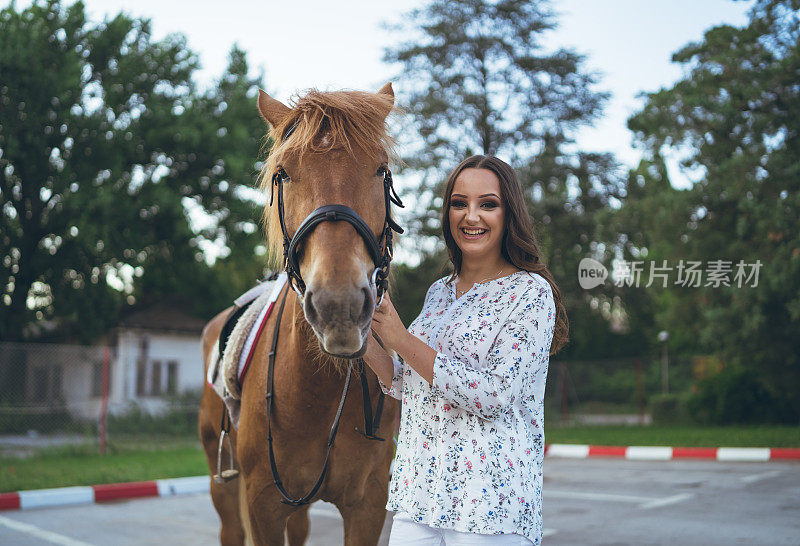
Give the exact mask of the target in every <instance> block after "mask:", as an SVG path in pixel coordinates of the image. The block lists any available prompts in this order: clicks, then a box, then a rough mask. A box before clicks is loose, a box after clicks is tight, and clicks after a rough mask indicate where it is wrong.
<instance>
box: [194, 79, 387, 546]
mask: <svg viewBox="0 0 800 546" xmlns="http://www.w3.org/2000/svg"><path fill="white" fill-rule="evenodd" d="M393 105H394V93H393V92H392V88H391V85H390V84H387V85H385V86H384V87H383V88H382V89H381V90H380V91H379V92H378V93H377V94H374V93H363V92H356V91H339V92H328V93H322V92H317V91H310V92H309V93H307V94H306V95H305V96H303V97H300V98H299V99H297V100H296V101H295V103H293V104H292V107H291V108H290V107H287V106H285V105H284V104H282V103H281V102H279V101H277V100H275V99H273V98H271V97H269V96H268V95H267V94H266V93H264V92H263V91H261V92H260V95H259V99H258V108H259V111H260V113H261V116H262V117H263V118H264V119H265V120H266V121H267V122H268V123H269V124H270V126H271V131H270V137H271V139H272V141H273V142H274V146H273V148H272V150H271V153H270V155H269V158H268V160H267V162H266V165H265V167H264V169H263V170H262V176H261V181H262V188H264V189H268V187H269V185H270V184H271V183H272V179H273V176H274V175H275V174H276V173H281V174H282V175H285V177H286V178H284V179H283V180H284V181H285V182H284V184H283V185H284V187H283V188H282V189H283V195H282V201H283V206H284V210H285V225H286V230H287V232H288V233H290V234H291V233H294V232H295V231H296V230H297V228H298V226H299V225H300V223H301V222H302V221H303V219H304V218H306V216H307V215H308V214H309V213H311V212H312V211H314V210H315V209H317V208H318V207H320V206H323V205H329V204H338V205H344V206H346V207H350V208H351V209H352V210H353V211H355V212H356V213H357V214H358V216H360V217H361V218H362V219H363V220H364V222H365V223H366V225H367V226H368V228H369V229H370V230H371V231H372V233H373V234H376V235H375V237H376V239H378V240H382V239H380V234H381V229H382V226H384V225H385V224H384V222H385V220H386V210H388V209H387V207H386V206H385V203H384V198H385V195H384V188H383V184H382V183H381V182H382V180H383V174H382V173H383V172H385V169H387V162H388V161H389V160H391V159H393V157H394V153H393V141H392V139H391V138H390V137H389V136H388V133H387V129H386V118H387V116H388V115H389V114H390V113H391V111H392V109H393ZM277 201H278V200H277V199H275V200H273V202H272V203H271V204H270V205H269V206H268V207H267V209H266V211H265V217H266V224H267V233H268V239H269V243H270V248H271V250H272V252H271V254H272V255H273V256H279V255H280V254H281V253H282V252H283V248H282V246H283V245H282V232H281V228H280V223H279V218H278V213H277V205H278V203H277ZM329 219H330V218H329ZM383 244H384V245H385V241H384V242H383ZM297 257H298V258H297V262H298V265H299V273H300V274H301V276H302V280H303V282H304V284H305V287H304V288H305V291H304V295H303V296H302V298H301V297H295V295H294V294H292V293H290V294H288V297H287V299H286V307H285V310H284V313H283V317H282V320H281V322H280V326H279V338H278V346H277V358H276V360H275V368H274V396H273V403H272V410H271V429H272V436H273V439H274V454H275V463H276V465H277V467H278V469H279V472H280V479H281V481H282V482H283V486H284V487H285V489H286V490H287V491H288V492H289V493H290V494H292V495H293V496H295V497H299V496H301V495H305V494H306V493H307V492H308V491H309V490H311V489H312V487H313V486H314V484H315V482H316V481H317V478H318V476H319V474H320V471H321V470H322V467H323V463H324V460H325V451H326V443H327V441H328V434H329V428H330V426H331V423H332V421H333V419H334V416H335V414H336V411H337V406H338V402H339V399H340V395H341V391H342V388H343V385H344V377H345V371H346V369H347V366H348V365H349V363H350V361H349V360H348V359H352V358H354V357H357V356H360V355H361V354H363V352H364V350H365V348H366V340H367V335H368V334H369V331H370V328H369V326H370V323H371V320H372V314H373V312H374V309H375V304H376V301H375V300H376V290H375V288H374V286H373V285H372V284H371V276H372V275H373V272H374V269H375V265H374V259H373V257H371V255H370V252H369V249H368V248H367V244H366V243H365V240H364V238H363V235H360V234H359V233H357V231H356V229H353V226H352V225H350V224H349V223H348V222H344V221H325V222H322V223H320V224H319V225H317V226H316V227H315V228H314V229H313V231H311V232H310V233H309V234H308V235H307V236H306V237H304V239H303V241H302V243H301V244H300V246H299V248H298V252H297ZM286 290H289V287H286V288H284V291H286ZM276 307H277V306H276ZM226 316H227V311H223V312H222V313H220V314H219V315H217V316H216V317H215V318H214V319H212V320H211V322H210V323H209V324H208V325H207V326H206V328H205V330H204V332H203V357H204V360H205V366H206V368H207V367H208V365H209V360H210V358H211V357H212V353H213V352H214V351H213V348H214V346H215V344H216V343H217V342H218V338H219V335H220V331H221V329H222V326H223V324H224V322H225V318H226ZM275 322H276V313H272V314H271V315H270V317H269V319H268V322H267V324H266V327H265V329H264V334H263V335H262V336H261V337H260V341H259V342H258V345H257V346H256V348H255V353H254V358H253V365H251V366H250V368H249V371H248V373H247V377H246V380H244V381H243V385H241V416H240V421H239V427H238V431H236V430H232V431H231V439H232V443H233V445H234V451H235V457H236V460H237V461H238V463H237V465H238V468H239V470H240V471H241V477H240V478H239V479H236V480H233V481H230V482H227V483H222V484H218V483H215V482H214V480H212V481H211V497H212V500H213V502H214V506H215V507H216V509H217V512H218V513H219V516H220V519H221V522H222V528H221V531H220V540H221V542H222V544H225V545H228V544H243V543H245V541H246V542H248V543H249V542H251V541H252V542H254V543H255V544H270V545H279V544H280V545H282V544H284V532H286V534H287V535H288V541H289V544H292V545H294V544H303V543H304V542H305V539H306V537H307V536H308V530H309V521H308V507H309V505H308V504H306V505H303V506H291V505H287V504H285V503H282V502H281V495H280V492H279V490H278V488H277V486H276V484H275V482H274V478H273V474H272V471H271V468H270V459H269V451H268V446H267V420H266V401H265V393H266V391H267V362H268V356H267V355H268V352H269V350H270V344H271V340H272V336H273V329H274V328H275ZM367 374H368V375H367V378H368V384H369V385H370V390H371V392H370V394H371V399H372V400H373V401H374V400H376V399H377V397H378V394H379V392H380V390H379V385H378V380H377V378H376V376H375V375H374V374H373V373H372V371H371V370H368V371H367ZM373 405H374V403H373ZM224 411H225V406H224V405H223V403H222V401H221V400H220V398H219V397H218V396H217V394H216V393H215V392H214V391H213V390H212V389H211V388H210V387H209V386H208V385H206V386H205V388H204V390H203V395H202V400H201V407H200V419H199V430H200V438H201V441H202V443H203V446H204V449H205V451H206V457H207V459H208V465H209V468H210V469H211V473H212V474H214V473H215V472H216V468H217V447H218V440H219V435H220V422H221V421H222V416H223V412H224ZM396 411H397V404H396V401H395V400H394V399H392V398H388V397H387V398H386V405H385V408H384V411H383V416H382V419H381V422H380V430H381V435H382V436H384V437H386V438H387V441H383V442H381V441H371V440H369V439H367V438H365V437H364V436H363V435H362V434H360V433H359V432H357V431H356V428H357V427H358V428H361V427H362V426H363V424H364V420H363V419H364V409H363V397H362V392H361V386H360V385H359V383H358V381H351V383H350V387H349V394H348V397H347V401H346V403H345V405H344V409H343V413H342V416H341V421H340V426H339V432H338V436H337V437H336V443H335V444H334V447H333V450H332V451H331V454H330V460H329V464H328V471H327V474H326V477H325V480H324V482H323V483H322V486H321V488H320V489H319V491H318V493H317V495H316V496H315V497H314V500H316V499H322V500H325V501H328V502H331V503H333V504H335V505H336V507H337V508H338V509H339V512H340V513H341V515H342V518H343V521H344V543H345V544H347V545H356V544H376V543H377V542H378V539H379V536H380V533H381V529H382V527H383V523H384V519H385V517H386V510H385V504H386V498H387V494H388V481H389V465H390V463H391V460H392V456H393V447H394V446H393V442H392V441H391V439H390V438H391V433H392V428H393V426H392V421H393V417H394V415H395V413H396ZM222 457H223V459H222V460H223V461H224V462H223V466H227V461H228V457H229V453H228V452H227V449H225V450H223V452H222Z"/></svg>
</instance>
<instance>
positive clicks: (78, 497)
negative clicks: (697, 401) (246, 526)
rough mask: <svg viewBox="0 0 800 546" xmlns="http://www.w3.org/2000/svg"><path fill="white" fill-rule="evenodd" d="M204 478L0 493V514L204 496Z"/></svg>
mask: <svg viewBox="0 0 800 546" xmlns="http://www.w3.org/2000/svg"><path fill="white" fill-rule="evenodd" d="M210 479H211V478H209V477H208V476H191V477H188V478H171V479H167V480H153V481H148V482H128V483H111V484H105V485H93V486H85V487H57V488H55V489H34V490H32V491H17V492H16V493H0V511H2V510H27V509H30V508H45V507H53V506H69V505H73V504H93V503H99V502H109V501H115V500H125V499H136V498H143V497H172V496H175V495H188V494H192V493H208V490H209V484H210Z"/></svg>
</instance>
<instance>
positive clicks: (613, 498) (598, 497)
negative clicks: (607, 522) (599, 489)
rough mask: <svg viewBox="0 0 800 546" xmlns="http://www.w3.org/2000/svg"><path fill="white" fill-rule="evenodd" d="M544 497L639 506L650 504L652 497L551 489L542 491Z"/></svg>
mask: <svg viewBox="0 0 800 546" xmlns="http://www.w3.org/2000/svg"><path fill="white" fill-rule="evenodd" d="M544 496H545V497H552V498H556V499H579V500H595V501H609V502H631V503H633V504H639V503H643V502H651V501H653V500H656V499H653V498H652V497H637V496H634V495H613V494H611V493H584V492H581V491H553V490H552V489H545V490H544Z"/></svg>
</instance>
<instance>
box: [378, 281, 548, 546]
mask: <svg viewBox="0 0 800 546" xmlns="http://www.w3.org/2000/svg"><path fill="white" fill-rule="evenodd" d="M554 328H555V304H554V301H553V294H552V289H551V287H550V285H549V283H548V282H547V281H546V280H545V279H544V278H543V277H541V276H539V275H537V274H532V273H528V272H526V271H518V272H516V273H512V274H511V275H509V276H507V277H503V278H500V279H495V280H492V281H488V282H485V283H481V284H476V285H474V286H473V287H472V288H471V289H470V290H468V291H467V292H466V293H465V294H464V295H463V296H461V297H460V298H458V299H456V295H455V289H454V286H453V285H448V284H446V283H445V280H444V279H439V280H438V281H436V282H435V283H433V285H432V286H431V287H430V289H429V290H428V293H427V295H426V297H425V304H424V306H423V309H422V312H421V313H420V315H419V316H418V317H417V318H416V319H415V320H414V322H413V323H412V324H411V326H410V327H409V331H410V332H411V333H412V334H414V335H415V336H417V337H418V338H420V339H422V340H423V341H424V342H425V343H426V344H428V345H429V346H430V347H432V348H434V349H435V350H436V351H437V355H436V359H435V361H434V364H433V384H432V385H431V384H429V383H428V382H427V381H425V380H424V379H423V378H422V377H421V376H420V375H419V374H418V373H417V372H416V371H414V370H413V369H412V368H411V367H410V366H405V365H404V364H403V363H401V362H400V361H397V360H395V363H394V364H395V370H394V372H395V373H394V377H393V379H392V384H391V386H389V387H387V386H386V385H381V386H382V388H383V390H384V392H386V393H387V394H388V395H390V396H393V397H395V398H398V399H402V401H403V405H402V416H401V425H400V435H399V438H398V444H397V454H396V456H395V462H394V471H393V473H392V480H391V484H390V486H389V500H388V502H387V505H386V508H387V509H388V510H393V511H396V512H406V513H408V514H409V515H410V516H411V517H412V518H414V519H415V520H416V521H418V522H420V523H424V524H426V525H430V526H433V527H440V528H447V529H454V530H456V531H463V532H470V533H482V534H502V533H517V534H520V535H523V536H525V537H527V538H528V539H530V540H531V541H532V542H533V543H534V544H535V545H539V544H540V543H541V538H542V464H543V462H544V445H545V444H544V428H543V422H544V406H543V401H544V390H545V380H546V377H547V366H548V363H549V352H550V344H551V342H552V339H553V332H554Z"/></svg>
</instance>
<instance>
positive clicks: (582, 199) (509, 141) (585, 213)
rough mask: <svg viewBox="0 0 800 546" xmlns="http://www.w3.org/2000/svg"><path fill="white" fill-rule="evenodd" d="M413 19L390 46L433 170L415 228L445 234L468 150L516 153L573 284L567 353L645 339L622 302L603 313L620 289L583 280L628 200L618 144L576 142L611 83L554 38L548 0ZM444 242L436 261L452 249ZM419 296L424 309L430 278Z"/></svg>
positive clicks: (612, 349)
mask: <svg viewBox="0 0 800 546" xmlns="http://www.w3.org/2000/svg"><path fill="white" fill-rule="evenodd" d="M405 19H406V20H407V21H409V23H408V24H407V26H406V28H404V31H405V32H404V34H405V35H406V36H410V38H409V39H408V41H407V42H405V43H402V44H400V45H399V46H397V47H396V48H393V49H390V50H388V51H387V53H386V60H387V61H390V62H393V63H397V64H398V65H399V66H400V67H401V73H400V86H399V90H400V96H401V99H402V101H403V107H404V108H406V109H407V111H408V112H409V113H410V114H411V117H412V118H413V128H414V129H415V130H416V131H418V132H419V134H420V135H421V137H422V138H421V139H420V140H419V141H418V142H416V143H414V144H415V150H414V152H412V153H411V154H409V156H407V157H405V158H404V159H405V160H406V163H407V165H408V166H409V168H410V169H412V170H414V171H416V172H417V173H420V174H421V176H422V184H421V187H420V188H415V191H414V195H413V200H415V201H416V202H417V203H418V204H417V208H416V211H415V215H414V216H413V217H412V218H411V222H412V225H411V228H412V233H415V234H421V235H436V234H438V232H439V229H440V228H439V226H440V223H439V214H440V212H439V208H440V207H441V201H440V200H439V199H438V198H437V197H436V195H437V193H438V191H439V190H440V189H441V184H442V182H443V180H444V177H445V175H446V173H447V172H448V171H449V170H451V169H452V168H453V167H454V166H455V165H456V164H457V163H458V162H459V161H461V160H462V159H463V158H464V157H466V156H468V155H471V154H474V153H481V154H493V155H499V156H500V157H503V158H504V159H507V160H508V161H510V163H511V164H512V165H513V166H515V167H516V168H517V169H518V173H519V174H520V178H521V181H522V183H523V187H524V189H525V192H526V195H527V198H528V207H529V210H530V212H531V214H532V215H533V218H534V220H535V223H536V225H537V230H538V235H539V237H540V243H541V246H542V250H543V261H544V262H545V263H547V264H548V265H549V266H550V268H551V270H552V271H553V274H554V276H555V278H556V280H557V282H558V283H559V285H560V286H561V288H562V292H563V293H564V295H565V303H566V306H567V312H568V315H569V317H570V321H571V323H572V327H571V330H572V335H571V337H572V340H573V343H572V344H571V346H570V347H569V348H568V349H567V350H566V351H565V352H564V354H565V355H571V356H582V357H588V356H598V353H602V354H605V355H611V354H618V353H619V352H620V350H629V351H632V350H635V349H636V348H637V346H636V345H635V344H631V343H625V342H623V341H624V340H620V339H618V337H617V336H616V335H614V334H611V333H610V332H609V319H610V314H611V311H610V310H609V311H607V312H605V314H603V313H604V309H605V307H606V305H605V304H607V303H609V302H611V303H613V301H614V300H613V294H609V295H604V294H603V293H602V290H603V289H600V288H597V289H595V290H594V291H593V292H592V293H587V292H586V291H584V290H583V289H581V288H580V286H579V285H578V277H577V271H578V263H579V262H580V260H581V258H583V257H585V256H588V255H594V256H595V257H597V258H598V259H604V260H608V257H609V256H610V253H609V252H608V251H605V250H604V249H605V248H606V247H605V246H602V245H601V246H599V247H598V245H597V242H596V241H597V240H598V239H597V236H598V235H599V234H598V229H597V222H598V215H599V214H600V213H601V212H603V211H604V210H606V209H607V208H608V207H609V206H612V205H618V204H619V203H620V202H621V199H622V195H621V193H620V192H621V189H622V188H623V187H624V183H623V181H622V180H621V178H622V177H621V172H620V169H619V167H618V165H617V164H616V162H615V160H614V159H613V157H611V156H610V155H608V154H593V153H580V152H576V151H575V146H574V142H573V137H574V134H575V132H576V130H578V129H579V128H580V127H582V126H585V125H587V124H590V123H591V122H592V121H593V120H594V119H596V118H597V117H598V116H599V115H600V113H601V110H602V106H603V104H604V103H605V101H606V99H607V94H605V93H603V92H600V91H598V90H597V89H596V83H597V77H596V75H595V74H593V73H591V72H589V71H587V70H586V68H585V67H584V62H583V57H582V56H581V55H579V54H577V53H575V52H574V51H570V50H567V49H557V50H555V51H552V50H549V49H548V48H546V47H545V46H544V45H543V44H544V43H545V41H546V38H547V36H548V34H547V31H549V30H551V29H553V28H554V27H555V25H556V22H555V19H554V16H553V15H552V13H551V12H550V9H549V3H548V2H546V1H542V0H537V1H530V0H498V1H485V0H456V1H444V0H432V1H431V2H429V3H428V4H426V5H425V6H424V7H422V8H420V9H418V10H415V11H413V12H412V13H410V14H409V16H407V17H406V18H405ZM411 132H413V131H411ZM612 241H613V238H612ZM420 246H422V245H420ZM423 248H424V247H423ZM439 252H440V254H439V257H438V262H437V260H433V262H436V263H440V262H442V261H443V258H442V256H441V251H439ZM430 263H431V262H430V261H429V260H428V259H427V258H426V259H425V260H423V264H424V265H425V267H426V270H427V271H430V273H432V274H434V275H435V274H437V273H438V267H428V266H429V264H430ZM431 280H433V278H428V279H426V282H422V283H421V284H422V285H424V286H427V285H428V284H430V281H431ZM399 282H400V283H402V282H403V281H401V280H399ZM407 284H411V285H413V286H417V285H418V283H416V282H414V283H407ZM420 294H421V295H420ZM413 296H414V297H413V298H412V300H413V305H416V307H417V309H419V306H420V305H421V303H422V296H424V288H418V289H417V290H416V292H415V293H414V294H413ZM593 300H594V303H593ZM593 306H594V307H596V308H597V309H593Z"/></svg>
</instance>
